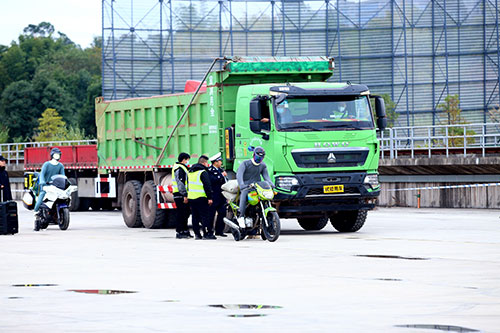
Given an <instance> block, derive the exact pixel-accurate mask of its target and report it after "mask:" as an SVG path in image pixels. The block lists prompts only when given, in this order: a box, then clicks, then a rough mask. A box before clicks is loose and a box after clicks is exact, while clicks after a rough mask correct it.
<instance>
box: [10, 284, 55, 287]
mask: <svg viewBox="0 0 500 333" xmlns="http://www.w3.org/2000/svg"><path fill="white" fill-rule="evenodd" d="M55 286H58V285H57V284H52V283H33V284H13V285H12V287H55Z"/></svg>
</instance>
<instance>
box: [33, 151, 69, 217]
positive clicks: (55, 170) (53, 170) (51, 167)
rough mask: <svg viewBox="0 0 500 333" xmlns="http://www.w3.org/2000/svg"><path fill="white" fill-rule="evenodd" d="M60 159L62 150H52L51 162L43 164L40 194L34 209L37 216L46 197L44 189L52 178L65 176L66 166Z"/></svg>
mask: <svg viewBox="0 0 500 333" xmlns="http://www.w3.org/2000/svg"><path fill="white" fill-rule="evenodd" d="M60 159H61V150H60V149H59V148H52V150H51V151H50V161H47V162H45V163H44V164H43V166H42V171H41V172H40V175H39V177H40V178H39V185H38V186H39V188H40V194H39V195H38V198H37V199H36V205H35V209H34V210H35V215H37V214H39V210H40V205H41V204H42V202H43V198H44V197H45V191H44V190H43V187H44V186H46V185H48V183H49V182H50V181H51V179H52V176H55V175H64V166H63V165H62V163H61V162H59V160H60Z"/></svg>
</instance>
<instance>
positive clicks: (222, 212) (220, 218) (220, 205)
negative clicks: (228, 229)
mask: <svg viewBox="0 0 500 333" xmlns="http://www.w3.org/2000/svg"><path fill="white" fill-rule="evenodd" d="M215 213H217V221H215V233H216V234H218V235H220V234H222V233H223V232H224V217H225V216H226V205H225V203H224V202H222V201H221V202H217V205H216V203H215V202H214V203H213V204H212V206H210V221H211V222H212V223H214V218H215Z"/></svg>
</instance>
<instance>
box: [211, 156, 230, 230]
mask: <svg viewBox="0 0 500 333" xmlns="http://www.w3.org/2000/svg"><path fill="white" fill-rule="evenodd" d="M210 162H212V165H211V166H210V167H209V168H208V174H209V176H210V183H211V185H212V191H213V203H212V205H211V206H210V221H212V223H213V221H214V218H215V214H216V213H217V221H216V222H215V235H216V236H220V237H227V236H226V235H225V234H224V226H225V225H224V220H223V219H224V217H225V216H226V198H224V196H223V195H222V190H221V186H222V185H223V184H224V183H225V182H226V181H227V174H226V172H225V171H224V169H222V155H221V153H217V154H215V155H214V156H212V157H210Z"/></svg>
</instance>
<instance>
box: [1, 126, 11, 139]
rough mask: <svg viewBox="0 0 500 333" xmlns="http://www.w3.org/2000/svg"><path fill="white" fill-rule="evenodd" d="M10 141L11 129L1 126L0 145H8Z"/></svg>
mask: <svg viewBox="0 0 500 333" xmlns="http://www.w3.org/2000/svg"><path fill="white" fill-rule="evenodd" d="M8 140H9V128H8V127H7V126H5V125H0V143H6V142H7V141H8Z"/></svg>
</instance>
